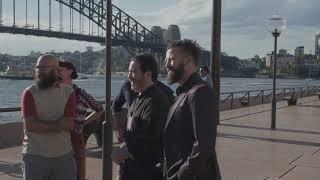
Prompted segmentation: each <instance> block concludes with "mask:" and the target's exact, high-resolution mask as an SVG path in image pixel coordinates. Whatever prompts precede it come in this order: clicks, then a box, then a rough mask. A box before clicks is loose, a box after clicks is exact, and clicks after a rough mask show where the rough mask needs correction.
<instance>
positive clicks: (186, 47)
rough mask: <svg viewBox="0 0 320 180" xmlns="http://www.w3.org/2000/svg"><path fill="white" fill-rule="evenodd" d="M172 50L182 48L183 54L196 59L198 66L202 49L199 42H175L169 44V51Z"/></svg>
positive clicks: (184, 40) (188, 40)
mask: <svg viewBox="0 0 320 180" xmlns="http://www.w3.org/2000/svg"><path fill="white" fill-rule="evenodd" d="M172 48H180V50H181V51H182V53H184V54H186V55H188V56H191V57H192V58H193V59H194V64H195V65H198V62H199V59H200V54H201V47H200V46H199V44H198V43H197V41H194V40H191V39H183V40H175V41H172V42H171V43H169V45H168V48H167V49H172Z"/></svg>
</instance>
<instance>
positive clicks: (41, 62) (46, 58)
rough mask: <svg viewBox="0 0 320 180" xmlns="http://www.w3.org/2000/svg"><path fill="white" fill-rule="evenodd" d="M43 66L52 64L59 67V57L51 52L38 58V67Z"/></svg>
mask: <svg viewBox="0 0 320 180" xmlns="http://www.w3.org/2000/svg"><path fill="white" fill-rule="evenodd" d="M39 66H40V67H41V66H52V67H59V61H58V59H57V58H56V57H55V56H54V55H51V54H45V55H42V56H40V57H39V58H38V60H37V67H39Z"/></svg>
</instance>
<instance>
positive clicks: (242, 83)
mask: <svg viewBox="0 0 320 180" xmlns="http://www.w3.org/2000/svg"><path fill="white" fill-rule="evenodd" d="M125 79H126V76H120V75H113V76H112V90H111V95H112V96H115V95H116V94H117V92H118V91H119V89H120V87H121V85H122V83H123V82H124V80H125ZM160 80H161V81H163V82H165V79H164V78H161V79H160ZM32 82H33V81H32V80H6V79H0V108H7V107H19V106H20V101H21V94H22V91H23V89H24V88H26V87H27V86H29V85H30V84H32ZM75 83H76V84H77V85H79V86H80V87H81V88H84V89H85V90H86V91H87V92H88V93H90V94H91V95H92V96H94V97H96V98H97V99H100V100H103V99H104V95H105V80H104V76H90V75H88V76H86V78H85V79H79V80H76V81H75ZM307 86H320V80H312V81H306V80H304V79H278V80H277V88H297V87H307ZM175 87H176V86H175V85H173V86H171V88H172V89H175ZM271 88H272V79H258V78H221V92H234V91H246V90H262V89H271ZM19 114H20V113H18V112H13V113H0V123H1V122H2V123H3V122H9V121H10V122H11V121H19V120H20V119H19Z"/></svg>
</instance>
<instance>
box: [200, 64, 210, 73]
mask: <svg viewBox="0 0 320 180" xmlns="http://www.w3.org/2000/svg"><path fill="white" fill-rule="evenodd" d="M200 69H204V70H206V71H207V72H209V68H208V66H206V65H202V66H200Z"/></svg>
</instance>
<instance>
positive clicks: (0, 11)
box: [0, 0, 2, 25]
mask: <svg viewBox="0 0 320 180" xmlns="http://www.w3.org/2000/svg"><path fill="white" fill-rule="evenodd" d="M0 25H2V0H0Z"/></svg>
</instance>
